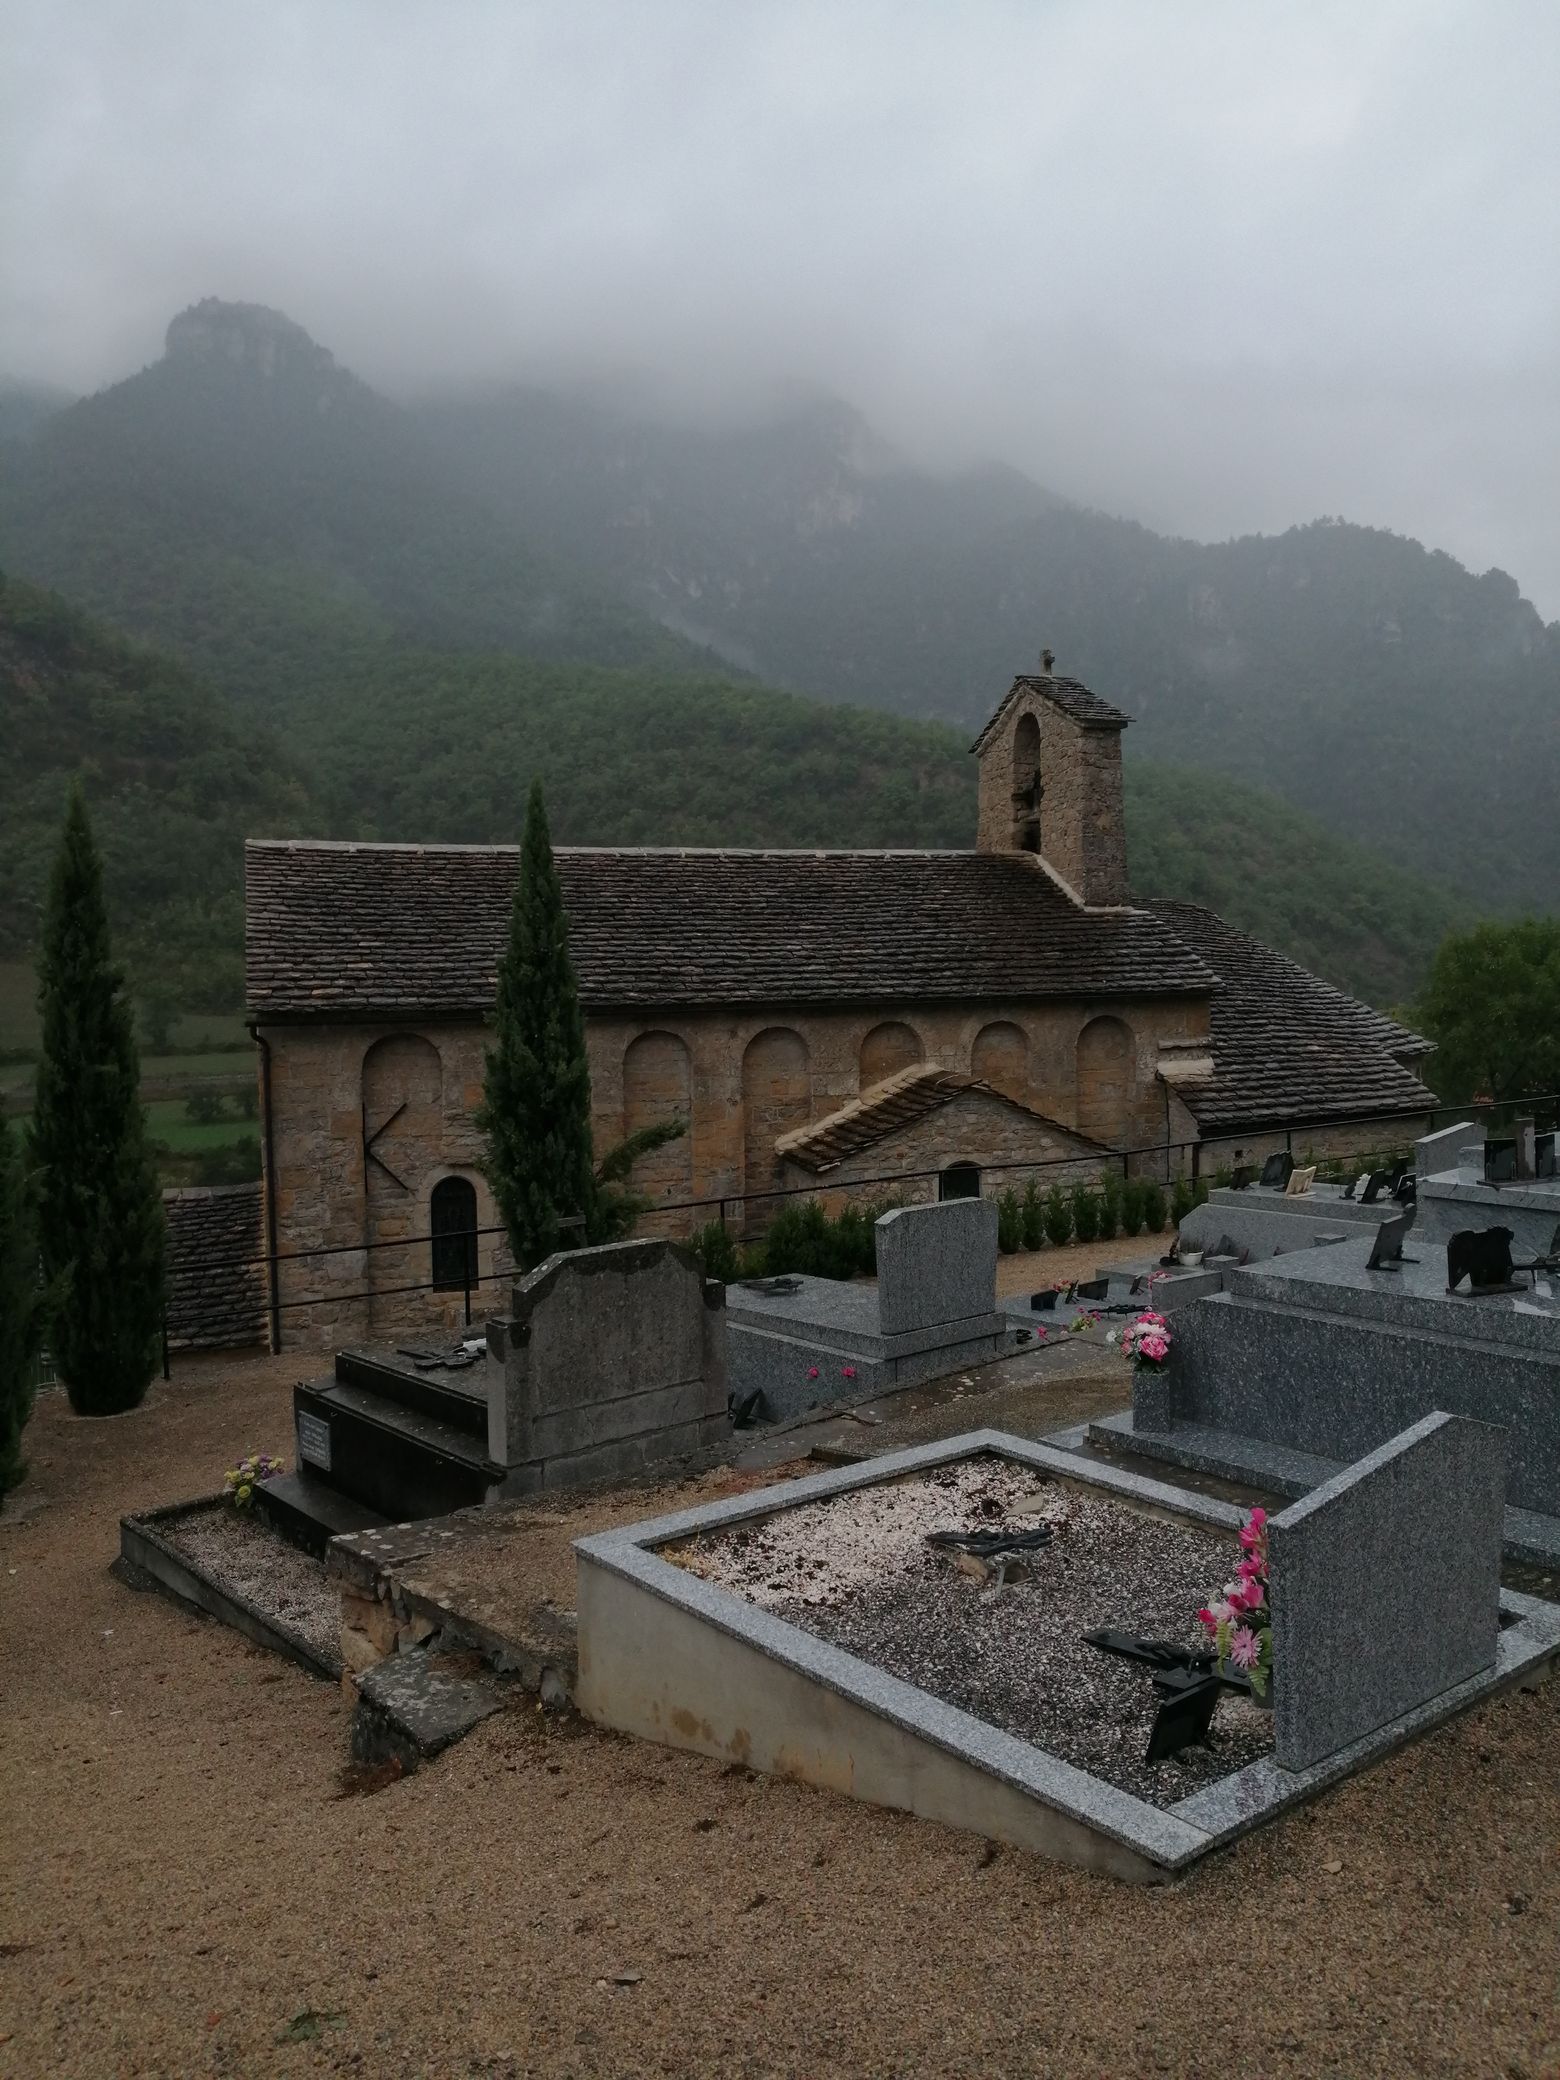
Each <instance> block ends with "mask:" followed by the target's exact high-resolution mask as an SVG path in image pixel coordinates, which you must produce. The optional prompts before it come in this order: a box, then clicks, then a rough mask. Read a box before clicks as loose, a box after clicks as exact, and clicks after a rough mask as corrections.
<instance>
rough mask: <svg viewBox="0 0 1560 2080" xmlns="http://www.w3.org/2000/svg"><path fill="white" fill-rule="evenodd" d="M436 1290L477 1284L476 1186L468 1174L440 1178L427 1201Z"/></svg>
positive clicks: (457, 1288)
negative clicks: (466, 1175)
mask: <svg viewBox="0 0 1560 2080" xmlns="http://www.w3.org/2000/svg"><path fill="white" fill-rule="evenodd" d="M428 1215H429V1220H428V1225H429V1227H430V1229H431V1230H432V1232H433V1284H434V1289H435V1291H436V1292H440V1293H452V1292H453V1293H458V1292H461V1291H463V1290H464V1289H466V1288H469V1287H471V1286H474V1285H475V1284H476V1283H477V1188H476V1186H475V1185H474V1184H473V1183H472V1182H471V1180H470V1178H469V1177H441V1178H440V1179H439V1181H438V1183H437V1184H436V1185H435V1186H434V1188H433V1197H432V1198H431V1199H430V1200H429V1202H428Z"/></svg>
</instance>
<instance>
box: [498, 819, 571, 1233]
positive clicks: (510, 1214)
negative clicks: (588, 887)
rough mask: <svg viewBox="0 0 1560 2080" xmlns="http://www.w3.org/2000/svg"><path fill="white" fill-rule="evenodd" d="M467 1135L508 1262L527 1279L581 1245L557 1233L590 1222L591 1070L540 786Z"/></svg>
mask: <svg viewBox="0 0 1560 2080" xmlns="http://www.w3.org/2000/svg"><path fill="white" fill-rule="evenodd" d="M477 1124H478V1125H479V1126H480V1127H481V1129H482V1132H483V1134H484V1135H485V1137H486V1141H487V1177H488V1182H489V1183H490V1184H491V1186H492V1188H493V1197H494V1198H495V1199H496V1200H497V1202H498V1208H499V1212H500V1213H501V1214H502V1215H503V1218H504V1225H505V1226H506V1227H507V1228H508V1230H509V1246H510V1248H511V1250H512V1251H513V1252H514V1258H515V1262H516V1263H517V1264H518V1265H520V1266H521V1268H522V1269H524V1270H530V1269H531V1268H532V1267H533V1266H534V1265H537V1264H539V1263H540V1262H541V1261H542V1259H543V1258H544V1257H546V1256H550V1255H551V1253H552V1252H553V1251H554V1250H555V1249H560V1248H564V1247H567V1246H569V1245H570V1244H571V1243H575V1242H578V1241H580V1240H581V1239H583V1231H581V1230H579V1229H570V1230H565V1229H563V1228H562V1227H561V1226H560V1222H561V1221H563V1220H565V1219H567V1218H569V1217H570V1216H571V1215H579V1216H583V1217H584V1218H585V1219H586V1221H589V1219H590V1216H591V1212H592V1208H593V1204H594V1199H595V1190H596V1186H595V1179H594V1177H593V1175H592V1171H591V1141H590V1065H589V1063H588V1061H587V1059H586V1054H585V1020H584V1016H583V1014H582V1013H581V1011H580V996H579V988H578V986H577V984H576V982H575V979H574V965H573V963H572V962H571V961H570V959H569V935H568V920H567V918H566V917H565V915H564V908H563V890H562V888H561V887H560V886H559V883H558V870H557V868H556V866H555V865H554V864H553V856H552V843H551V841H550V839H549V837H548V835H547V811H546V809H545V807H544V806H543V803H542V784H541V782H540V781H539V780H538V781H535V782H533V784H532V787H531V799H530V802H529V804H528V805H527V808H526V814H525V836H524V838H523V840H522V841H521V846H520V872H519V876H518V878H517V880H516V882H515V901H514V910H513V914H512V916H511V919H510V926H509V944H508V947H507V948H506V950H505V953H504V958H503V961H502V963H501V964H500V966H499V971H498V1006H497V1011H496V1014H495V1018H494V1034H493V1045H492V1047H491V1048H489V1050H488V1053H487V1075H486V1080H485V1083H484V1086H483V1100H482V1110H481V1112H480V1113H479V1114H478V1116H477Z"/></svg>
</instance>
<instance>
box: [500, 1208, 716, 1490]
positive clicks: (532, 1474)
mask: <svg viewBox="0 0 1560 2080" xmlns="http://www.w3.org/2000/svg"><path fill="white" fill-rule="evenodd" d="M725 1309H726V1294H725V1288H724V1287H723V1286H721V1285H720V1284H719V1283H718V1281H716V1280H714V1279H707V1278H706V1277H705V1276H704V1271H703V1267H702V1265H701V1264H700V1262H699V1260H698V1258H697V1257H695V1256H694V1254H693V1252H692V1251H691V1250H688V1249H684V1248H682V1247H680V1246H679V1245H678V1244H676V1243H672V1242H666V1241H659V1240H657V1241H646V1242H616V1243H608V1244H606V1245H604V1246H603V1247H601V1248H598V1249H581V1250H569V1251H563V1252H560V1253H559V1254H558V1255H556V1256H552V1257H549V1258H548V1259H547V1261H546V1262H545V1263H544V1264H540V1265H538V1266H537V1268H536V1269H535V1270H534V1271H532V1272H531V1273H529V1274H528V1275H527V1276H526V1277H525V1278H523V1279H521V1280H520V1281H519V1282H518V1283H517V1284H516V1286H515V1287H514V1290H513V1295H512V1299H511V1305H510V1311H509V1313H508V1314H507V1315H500V1316H495V1317H494V1319H493V1320H492V1321H490V1322H489V1324H488V1355H489V1359H490V1361H491V1362H490V1366H489V1371H488V1403H487V1415H488V1434H487V1442H488V1451H489V1453H490V1455H491V1457H492V1458H493V1459H494V1460H495V1461H496V1462H497V1463H498V1464H499V1465H501V1466H502V1467H503V1468H504V1469H505V1480H504V1484H503V1492H504V1493H505V1494H508V1495H513V1494H526V1493H529V1492H531V1491H532V1490H534V1489H536V1488H542V1487H569V1486H578V1485H580V1484H581V1483H583V1482H586V1481H598V1480H614V1479H620V1478H624V1477H626V1476H630V1475H632V1474H635V1473H638V1472H640V1471H641V1470H642V1469H643V1468H644V1467H646V1466H650V1465H655V1464H656V1463H658V1462H659V1461H662V1460H666V1459H674V1458H681V1457H687V1456H692V1455H695V1454H698V1453H700V1452H702V1451H705V1450H707V1449H709V1448H710V1447H711V1446H714V1445H717V1444H719V1443H721V1442H722V1441H723V1440H724V1438H725V1437H726V1436H727V1435H728V1434H729V1425H728V1421H727V1414H726V1391H727V1385H726V1311H725Z"/></svg>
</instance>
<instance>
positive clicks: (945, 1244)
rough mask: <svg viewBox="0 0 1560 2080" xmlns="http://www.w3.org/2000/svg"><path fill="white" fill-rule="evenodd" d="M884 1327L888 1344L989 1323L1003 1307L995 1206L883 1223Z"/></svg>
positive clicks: (925, 1209) (950, 1206)
mask: <svg viewBox="0 0 1560 2080" xmlns="http://www.w3.org/2000/svg"><path fill="white" fill-rule="evenodd" d="M876 1236H877V1269H878V1327H879V1329H880V1331H881V1333H882V1334H883V1335H885V1336H895V1335H899V1334H901V1333H904V1332H913V1331H915V1330H918V1329H926V1328H930V1327H932V1326H933V1325H934V1324H942V1323H947V1322H960V1321H967V1320H969V1319H971V1318H972V1317H974V1316H977V1315H989V1314H990V1313H991V1312H992V1310H993V1309H994V1308H995V1306H996V1304H997V1209H996V1205H995V1203H994V1202H993V1201H992V1200H990V1199H953V1200H949V1201H946V1202H944V1203H943V1204H941V1205H937V1206H901V1207H899V1208H897V1209H896V1210H895V1211H894V1212H892V1213H885V1214H884V1215H883V1217H882V1219H881V1220H879V1221H878V1223H877V1228H876Z"/></svg>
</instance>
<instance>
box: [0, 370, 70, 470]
mask: <svg viewBox="0 0 1560 2080" xmlns="http://www.w3.org/2000/svg"><path fill="white" fill-rule="evenodd" d="M75 401H76V399H75V393H74V392H73V391H70V390H62V389H60V388H59V387H58V386H57V385H56V384H54V383H32V382H28V381H26V380H25V379H24V378H22V377H20V376H6V375H0V442H5V441H25V440H31V438H32V437H33V435H34V434H35V433H37V432H38V431H39V429H40V428H41V427H43V426H44V425H46V424H47V423H48V421H49V420H50V419H52V418H53V417H54V416H55V414H56V413H57V412H63V411H64V409H65V407H66V406H67V405H70V404H74V403H75ZM0 452H3V450H0Z"/></svg>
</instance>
